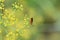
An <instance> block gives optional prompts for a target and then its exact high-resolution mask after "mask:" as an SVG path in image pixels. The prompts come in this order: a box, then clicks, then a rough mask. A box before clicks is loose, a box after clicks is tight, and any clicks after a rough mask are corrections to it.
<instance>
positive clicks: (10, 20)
mask: <svg viewBox="0 0 60 40" xmlns="http://www.w3.org/2000/svg"><path fill="white" fill-rule="evenodd" d="M2 18H3V20H4V25H5V26H8V25H13V24H14V23H15V20H16V17H15V15H14V14H13V13H12V12H11V11H10V10H7V9H6V10H5V11H4V14H3V15H2Z"/></svg>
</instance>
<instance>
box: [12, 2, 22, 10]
mask: <svg viewBox="0 0 60 40" xmlns="http://www.w3.org/2000/svg"><path fill="white" fill-rule="evenodd" d="M12 6H13V8H16V9H20V10H23V5H22V4H20V3H16V2H15V3H14V4H12Z"/></svg>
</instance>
